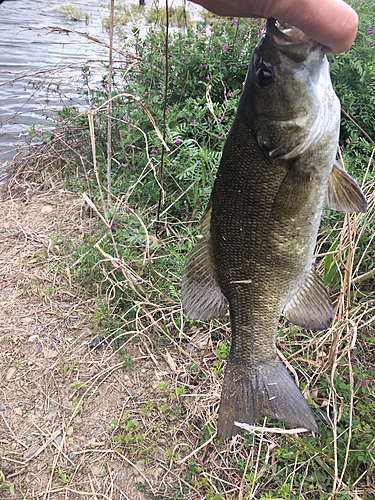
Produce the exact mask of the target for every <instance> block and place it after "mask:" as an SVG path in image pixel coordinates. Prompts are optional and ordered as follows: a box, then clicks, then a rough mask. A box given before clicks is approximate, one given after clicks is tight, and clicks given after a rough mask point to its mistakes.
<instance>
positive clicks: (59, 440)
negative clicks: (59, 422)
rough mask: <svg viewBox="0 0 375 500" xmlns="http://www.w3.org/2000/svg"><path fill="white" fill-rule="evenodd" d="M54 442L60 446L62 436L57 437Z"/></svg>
mask: <svg viewBox="0 0 375 500" xmlns="http://www.w3.org/2000/svg"><path fill="white" fill-rule="evenodd" d="M55 441H56V443H57V444H58V445H59V446H60V444H61V443H62V436H57V437H56V439H55Z"/></svg>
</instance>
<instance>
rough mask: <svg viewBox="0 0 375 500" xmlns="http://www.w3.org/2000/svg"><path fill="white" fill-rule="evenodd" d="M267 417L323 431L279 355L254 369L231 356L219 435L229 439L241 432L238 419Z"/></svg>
mask: <svg viewBox="0 0 375 500" xmlns="http://www.w3.org/2000/svg"><path fill="white" fill-rule="evenodd" d="M263 417H269V418H275V419H278V420H281V421H283V422H287V423H289V424H292V425H295V426H297V427H304V428H305V429H310V430H311V431H314V432H316V433H318V432H319V431H318V426H317V424H316V421H315V418H314V415H313V413H312V411H311V409H310V407H309V405H308V403H307V401H306V399H305V398H304V396H303V395H302V393H301V391H300V390H299V389H298V387H297V386H296V384H295V382H294V380H293V379H292V377H291V376H290V375H289V372H288V371H287V369H286V368H285V366H284V365H283V363H282V362H281V361H280V359H279V358H277V359H276V360H275V361H274V362H272V363H268V364H266V363H262V364H259V365H258V366H257V367H256V368H250V369H249V367H248V366H247V367H245V366H241V365H238V364H237V363H234V362H233V361H231V359H230V358H229V360H228V365H227V368H226V371H225V377H224V385H223V391H222V394H221V402H220V411H219V422H218V433H217V436H218V438H220V439H228V438H230V437H231V436H234V435H235V434H237V433H238V432H239V431H240V430H241V429H240V428H239V427H237V426H236V425H234V422H235V421H236V422H241V423H247V424H249V425H254V424H255V423H256V422H258V421H260V420H261V419H262V418H263Z"/></svg>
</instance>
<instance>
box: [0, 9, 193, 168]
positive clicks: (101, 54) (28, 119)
mask: <svg viewBox="0 0 375 500" xmlns="http://www.w3.org/2000/svg"><path fill="white" fill-rule="evenodd" d="M149 1H151V0H149ZM71 3H72V4H73V5H74V7H75V8H76V9H77V10H78V11H80V10H82V13H84V12H87V13H88V14H89V15H90V21H89V23H88V24H87V25H86V22H85V20H84V19H82V20H78V21H74V20H72V19H69V18H68V17H67V16H64V15H63V14H62V13H61V11H60V5H67V2H66V3H64V0H62V1H61V2H60V3H59V2H58V1H57V0H52V1H41V0H13V1H10V0H7V1H4V2H3V3H2V4H1V5H0V32H1V39H0V167H1V165H2V164H4V162H5V161H10V160H11V159H12V158H13V156H14V153H15V151H16V148H15V146H14V144H15V143H16V142H19V143H24V140H25V138H26V137H28V135H29V134H28V130H29V129H30V127H31V126H32V125H35V128H36V129H37V130H43V129H46V128H48V127H49V126H51V121H50V120H48V118H49V117H52V116H54V115H55V113H56V111H57V110H58V109H61V107H62V106H63V105H70V104H75V105H80V106H82V104H84V103H83V102H82V100H81V99H80V96H79V94H78V93H77V88H78V87H79V86H82V83H83V80H82V74H81V71H80V69H81V67H82V65H83V64H85V63H86V62H87V61H89V63H90V67H91V68H92V74H93V71H94V78H95V79H97V80H99V79H100V77H101V75H102V74H103V67H102V65H101V64H100V61H101V60H104V61H105V60H108V49H107V48H105V47H103V46H101V45H99V44H97V43H92V42H90V41H88V40H87V39H86V38H84V37H82V36H80V35H78V34H74V33H70V34H69V35H68V34H66V33H58V32H53V33H51V32H50V31H51V29H49V28H48V27H52V26H61V27H64V28H68V29H71V30H75V31H79V32H84V33H87V34H89V35H90V36H93V37H95V38H98V39H100V40H102V41H103V42H106V43H108V38H109V35H108V32H107V31H105V30H103V29H102V23H101V20H102V18H103V17H106V16H108V15H109V11H108V4H109V1H108V2H104V3H103V4H100V3H99V2H97V1H95V0H73V1H72V2H71ZM116 3H117V0H116V2H115V4H116ZM131 3H135V4H138V0H131ZM179 4H180V5H181V3H179ZM199 9H200V8H199V7H197V6H194V7H192V6H191V7H190V11H191V12H192V13H193V17H194V16H195V17H197V14H198V15H199ZM129 28H130V27H129ZM146 29H147V26H146V25H143V26H142V31H143V32H144V31H145V30H146ZM48 32H50V33H48ZM123 41H124V40H123V39H122V40H120V39H115V41H114V45H115V46H117V47H121V45H122V44H123Z"/></svg>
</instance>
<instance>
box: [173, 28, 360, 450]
mask: <svg viewBox="0 0 375 500" xmlns="http://www.w3.org/2000/svg"><path fill="white" fill-rule="evenodd" d="M339 128H340V101H339V99H338V97H337V95H336V94H335V92H334V90H333V87H332V83H331V79H330V73H329V63H328V60H327V57H326V47H324V46H323V45H321V44H319V43H317V42H316V41H314V40H312V39H310V38H308V37H307V36H305V34H304V33H303V32H302V31H300V30H299V29H298V28H295V27H293V26H291V25H288V24H286V23H281V22H278V21H277V20H275V19H268V20H267V22H266V29H265V33H264V34H263V35H262V37H261V39H260V41H259V42H258V44H257V46H256V47H255V49H254V52H253V54H252V57H251V61H250V66H249V70H248V73H247V76H246V80H245V84H244V87H243V92H242V94H241V97H240V101H239V105H238V109H237V112H236V116H235V118H234V121H233V124H232V126H231V129H230V131H229V133H228V137H227V139H226V142H225V145H224V148H223V152H222V157H221V161H220V165H219V168H218V171H217V175H216V178H215V181H214V185H213V189H212V193H211V198H210V200H209V203H208V207H207V209H206V211H205V213H204V215H203V218H202V221H201V238H200V239H199V241H198V243H197V244H196V245H195V247H193V249H192V250H191V251H190V253H189V255H188V257H187V259H186V264H185V268H184V272H183V276H182V284H181V295H182V306H183V310H184V312H185V314H186V315H187V316H188V317H190V318H191V319H194V320H212V319H214V318H219V317H222V316H225V315H226V314H227V312H228V308H229V315H230V322H231V334H232V335H231V336H232V338H231V348H230V354H229V358H228V360H227V365H226V369H225V374H224V381H223V387H222V394H221V400H220V408H219V417H218V426H217V437H218V438H219V439H223V440H225V439H229V438H230V437H232V436H234V435H236V434H237V433H238V432H239V431H240V430H241V429H240V428H239V426H237V425H236V422H237V423H245V424H248V425H254V424H256V423H257V422H259V421H260V420H261V419H263V418H264V417H267V418H269V419H271V420H272V419H276V420H279V421H282V422H285V423H288V424H291V425H292V426H297V427H303V428H305V429H308V430H310V431H313V432H315V433H318V426H317V423H316V420H315V418H314V415H313V413H312V410H311V408H310V406H309V404H308V402H307V401H306V399H305V397H304V396H303V394H302V393H301V391H300V390H299V388H298V387H297V385H296V383H295V382H294V380H293V378H292V376H291V375H290V374H289V372H288V370H287V368H286V367H285V365H284V364H283V363H282V361H281V359H280V358H279V356H278V353H277V348H276V337H277V332H278V324H279V319H280V317H281V316H282V315H284V316H285V317H286V319H287V320H288V321H289V322H291V323H294V324H295V325H298V326H300V327H303V328H308V329H313V330H325V329H327V328H329V327H330V326H331V324H332V318H333V308H332V301H331V298H330V295H329V292H328V290H327V289H326V287H325V285H324V282H323V280H322V278H321V277H320V276H319V274H318V273H317V272H316V270H315V265H314V263H313V255H314V248H315V245H316V239H317V234H318V229H319V224H320V220H321V214H322V210H323V205H324V204H325V205H326V206H327V207H328V208H330V209H332V210H340V211H344V212H348V213H352V212H366V211H367V201H366V198H365V195H364V194H363V192H362V190H361V189H360V187H359V186H358V184H357V183H356V181H355V180H354V179H352V177H350V176H349V175H348V173H347V172H346V171H345V170H344V168H342V167H341V165H340V164H339V163H338V162H337V161H336V151H337V145H338V140H339Z"/></svg>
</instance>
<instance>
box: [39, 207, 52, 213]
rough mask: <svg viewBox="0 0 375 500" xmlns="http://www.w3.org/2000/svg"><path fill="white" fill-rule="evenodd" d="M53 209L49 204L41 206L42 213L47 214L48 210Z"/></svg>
mask: <svg viewBox="0 0 375 500" xmlns="http://www.w3.org/2000/svg"><path fill="white" fill-rule="evenodd" d="M52 211H53V208H52V207H51V206H50V205H44V207H42V210H41V212H42V214H49V213H50V212H52Z"/></svg>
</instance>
